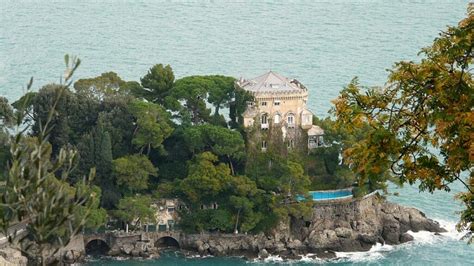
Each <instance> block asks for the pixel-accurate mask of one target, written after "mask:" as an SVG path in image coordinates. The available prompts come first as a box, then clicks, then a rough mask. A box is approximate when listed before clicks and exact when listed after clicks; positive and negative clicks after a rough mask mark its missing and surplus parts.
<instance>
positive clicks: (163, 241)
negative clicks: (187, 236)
mask: <svg viewBox="0 0 474 266" xmlns="http://www.w3.org/2000/svg"><path fill="white" fill-rule="evenodd" d="M155 247H156V248H170V247H171V248H177V249H179V248H180V246H179V242H178V240H176V238H174V237H171V236H164V237H160V238H158V240H156V242H155Z"/></svg>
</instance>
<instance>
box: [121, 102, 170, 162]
mask: <svg viewBox="0 0 474 266" xmlns="http://www.w3.org/2000/svg"><path fill="white" fill-rule="evenodd" d="M129 108H130V112H131V113H132V114H133V115H134V117H135V119H136V127H135V130H134V135H133V139H132V143H133V144H134V145H135V146H136V147H138V148H140V151H141V152H143V150H144V149H145V148H146V149H147V154H149V153H150V150H151V148H155V149H156V148H160V147H161V144H162V142H163V140H164V139H165V138H167V137H168V136H170V135H171V133H172V132H173V127H172V125H171V122H170V120H169V117H168V114H167V113H166V111H165V110H164V109H163V108H162V107H161V106H159V105H157V104H153V103H147V102H142V101H138V100H135V101H132V102H131V103H130V105H129Z"/></svg>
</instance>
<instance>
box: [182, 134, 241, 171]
mask: <svg viewBox="0 0 474 266" xmlns="http://www.w3.org/2000/svg"><path fill="white" fill-rule="evenodd" d="M184 140H185V141H186V144H187V146H188V147H189V149H190V150H191V151H192V152H193V153H200V152H204V151H210V152H212V153H214V154H216V155H218V156H222V157H224V158H225V159H226V161H228V163H229V166H230V169H231V172H232V174H234V173H235V169H234V163H233V161H234V162H239V161H241V160H242V159H243V158H244V157H245V142H244V140H243V138H242V135H241V134H240V133H239V132H237V131H233V130H230V129H228V128H224V127H219V126H213V125H199V126H194V127H189V128H187V129H185V131H184Z"/></svg>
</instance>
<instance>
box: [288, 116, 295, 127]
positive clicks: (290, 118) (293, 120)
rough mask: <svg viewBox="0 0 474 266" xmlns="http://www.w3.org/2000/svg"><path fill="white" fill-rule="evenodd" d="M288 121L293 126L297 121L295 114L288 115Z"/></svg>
mask: <svg viewBox="0 0 474 266" xmlns="http://www.w3.org/2000/svg"><path fill="white" fill-rule="evenodd" d="M287 122H288V125H289V126H293V124H294V123H295V118H294V116H293V115H289V116H288V117H287Z"/></svg>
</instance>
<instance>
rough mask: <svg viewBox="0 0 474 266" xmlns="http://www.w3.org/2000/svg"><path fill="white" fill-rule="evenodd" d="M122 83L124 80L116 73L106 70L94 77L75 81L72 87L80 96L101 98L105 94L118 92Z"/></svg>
mask: <svg viewBox="0 0 474 266" xmlns="http://www.w3.org/2000/svg"><path fill="white" fill-rule="evenodd" d="M124 84H125V81H123V80H122V79H121V78H120V77H119V76H118V75H117V73H115V72H106V73H102V74H101V75H100V76H98V77H95V78H88V79H80V80H78V81H76V83H74V89H75V90H76V92H77V93H78V94H79V95H81V96H85V97H89V98H94V97H96V98H99V99H102V98H104V97H105V96H107V95H112V94H115V93H118V91H119V90H120V88H121V87H122V86H124Z"/></svg>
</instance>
